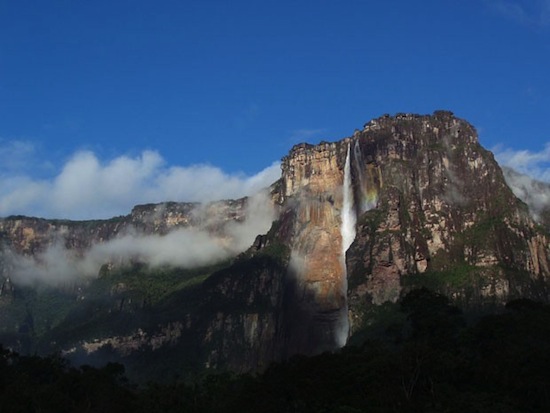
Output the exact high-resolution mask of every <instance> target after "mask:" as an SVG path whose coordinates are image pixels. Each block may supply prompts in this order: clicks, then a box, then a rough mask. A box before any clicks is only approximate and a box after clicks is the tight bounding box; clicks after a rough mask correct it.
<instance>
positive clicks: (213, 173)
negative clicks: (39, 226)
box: [0, 151, 280, 219]
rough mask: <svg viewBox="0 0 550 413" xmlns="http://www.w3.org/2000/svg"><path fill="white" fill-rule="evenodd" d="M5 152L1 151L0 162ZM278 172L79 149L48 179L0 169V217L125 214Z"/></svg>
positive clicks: (234, 192)
mask: <svg viewBox="0 0 550 413" xmlns="http://www.w3.org/2000/svg"><path fill="white" fill-rule="evenodd" d="M8 155H9V153H7V152H6V153H3V152H1V151H0V163H1V162H2V161H4V158H6V157H7V156H8ZM279 177H280V166H279V164H278V163H273V164H272V165H271V166H269V167H267V168H265V169H264V170H262V171H260V172H258V173H257V174H255V175H252V176H247V175H244V174H228V173H226V172H224V171H222V170H221V169H220V168H217V167H215V166H211V165H191V166H185V167H184V166H168V165H166V162H165V161H164V159H163V158H162V156H161V155H160V154H159V153H157V152H154V151H144V152H142V153H141V155H139V156H136V157H128V156H120V157H117V158H114V159H111V160H108V161H102V160H100V159H99V158H98V157H97V155H96V154H94V153H93V152H89V151H83V152H78V153H76V154H74V155H73V156H72V157H71V158H70V159H69V160H68V161H67V162H66V163H65V165H64V166H63V167H62V168H61V171H60V172H59V173H58V174H57V176H54V177H53V178H51V179H33V178H31V177H30V176H27V175H24V174H17V173H15V172H13V171H5V170H4V171H2V172H1V174H0V216H7V215H12V214H20V215H31V216H40V217H46V218H70V219H91V218H109V217H112V216H117V215H124V214H127V213H129V211H130V210H131V208H132V207H133V206H134V205H136V204H141V203H151V202H163V201H186V202H191V201H197V202H205V201H213V200H217V199H230V198H240V197H243V196H246V195H251V194H253V193H255V192H257V191H258V190H260V189H261V188H264V187H267V186H269V185H270V184H272V183H273V182H275V181H276V180H277V179H278V178H279Z"/></svg>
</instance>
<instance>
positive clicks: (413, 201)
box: [347, 112, 550, 326]
mask: <svg viewBox="0 0 550 413" xmlns="http://www.w3.org/2000/svg"><path fill="white" fill-rule="evenodd" d="M354 139H356V142H357V144H358V146H359V148H360V152H361V154H362V157H363V159H364V160H365V161H366V163H367V165H365V167H364V168H369V167H370V168H377V169H378V170H379V171H380V177H381V179H380V180H379V184H378V186H377V185H376V183H375V190H376V191H377V193H378V201H377V205H376V207H375V208H374V209H372V210H369V211H366V212H365V213H363V214H361V215H360V217H359V220H358V228H357V238H356V240H355V242H354V244H353V245H352V247H351V248H350V250H349V251H348V254H347V265H348V272H349V284H350V288H349V291H348V293H349V298H350V307H351V313H350V315H351V317H352V321H353V323H355V325H356V326H358V325H361V322H362V320H361V319H360V318H361V315H360V313H361V311H360V308H362V307H363V306H365V305H371V304H375V305H376V304H381V303H383V302H384V301H387V300H391V301H395V300H396V299H397V298H398V297H399V295H400V294H401V293H402V292H403V290H406V289H407V288H410V287H411V286H412V285H416V284H415V283H417V282H418V281H420V282H421V283H423V282H424V281H426V280H429V279H430V278H433V279H434V280H435V281H436V284H437V285H436V286H435V287H436V288H439V289H443V290H444V292H445V293H447V294H448V295H450V296H453V297H454V298H455V300H457V301H458V302H460V303H461V304H463V305H465V306H483V305H485V304H494V303H496V302H500V303H502V302H504V301H506V300H508V299H511V298H514V297H518V296H529V297H531V298H544V299H548V289H547V281H548V277H549V275H550V273H549V271H548V259H549V258H548V252H549V251H548V238H547V236H546V234H545V233H544V231H542V230H541V228H540V227H538V226H537V225H536V224H535V223H534V221H533V219H532V218H531V216H530V215H529V212H528V210H527V208H526V205H525V204H523V202H521V201H520V200H519V199H517V198H516V197H515V196H514V195H513V193H512V191H511V190H510V189H509V187H508V186H507V185H506V183H505V181H504V178H503V175H502V171H501V170H500V168H499V166H498V165H497V163H496V162H495V160H494V158H493V155H492V154H491V153H490V152H488V151H486V150H485V149H483V148H482V147H481V146H480V145H479V143H478V140H477V134H476V131H475V130H474V128H473V127H472V126H471V125H469V124H468V123H467V122H465V121H463V120H461V119H458V118H456V117H454V116H453V115H452V114H451V113H450V112H436V113H435V114H434V115H433V116H417V115H398V116H396V117H382V118H380V119H377V120H375V121H372V122H370V123H369V124H367V125H365V129H364V130H363V131H362V132H359V133H357V134H356V135H355V136H354ZM457 268H459V269H458V270H457ZM410 276H414V277H412V278H411V277H410ZM423 276H424V277H425V278H424V279H423V278H422V277H423Z"/></svg>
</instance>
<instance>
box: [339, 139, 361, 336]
mask: <svg viewBox="0 0 550 413" xmlns="http://www.w3.org/2000/svg"><path fill="white" fill-rule="evenodd" d="M342 189H343V205H342V223H341V227H340V231H341V234H342V267H343V270H344V271H343V273H344V276H343V277H342V278H343V280H342V294H343V295H344V299H345V302H346V304H345V306H344V307H343V308H342V309H341V313H340V322H339V326H338V332H337V340H338V344H339V345H340V346H341V347H343V346H344V345H345V344H346V341H347V339H348V334H349V319H348V305H347V292H348V273H347V267H346V251H347V250H348V248H349V247H350V245H351V244H352V242H353V240H354V239H355V233H356V231H355V224H356V222H357V215H356V212H355V201H354V195H353V185H352V180H351V156H350V145H348V151H347V154H346V164H345V166H344V185H343V188H342Z"/></svg>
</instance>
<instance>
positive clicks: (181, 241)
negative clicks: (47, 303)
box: [2, 191, 275, 285]
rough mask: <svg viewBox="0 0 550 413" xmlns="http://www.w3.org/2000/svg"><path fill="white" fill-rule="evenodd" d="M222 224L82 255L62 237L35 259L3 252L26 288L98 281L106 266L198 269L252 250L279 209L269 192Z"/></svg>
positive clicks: (121, 241) (111, 244) (125, 238)
mask: <svg viewBox="0 0 550 413" xmlns="http://www.w3.org/2000/svg"><path fill="white" fill-rule="evenodd" d="M211 219H214V220H217V221H216V227H217V228H218V231H217V233H212V232H210V231H208V230H207V229H206V228H204V227H201V226H200V225H199V226H198V227H192V228H179V229H176V230H173V231H171V232H169V233H168V234H166V235H159V234H143V233H139V232H138V231H137V230H134V229H132V228H129V229H128V231H127V232H126V233H124V234H121V235H119V236H118V237H116V238H114V239H111V240H109V241H106V242H102V243H97V244H93V245H92V246H91V247H90V248H89V249H87V250H85V251H82V252H80V253H78V252H77V251H75V250H72V249H67V248H66V247H65V244H64V242H63V241H62V240H63V234H62V233H60V234H58V235H59V241H58V242H56V243H54V244H53V245H50V246H49V247H48V248H47V249H46V250H45V251H42V252H38V253H37V254H35V255H34V256H25V255H19V254H17V253H15V252H14V251H12V250H5V251H2V254H3V255H2V259H4V260H6V261H8V262H9V264H10V266H11V268H12V271H11V276H12V277H13V279H14V281H16V282H18V283H23V284H33V283H35V282H41V283H46V284H51V285H58V284H60V283H61V284H63V283H67V282H71V281H73V282H74V281H77V280H79V279H80V278H81V277H86V276H88V277H96V276H97V274H98V273H99V270H100V268H101V266H102V265H103V264H105V263H109V262H110V263H116V264H119V265H120V264H122V265H126V264H128V263H130V262H143V263H147V264H148V265H150V266H152V267H158V266H164V265H172V266H178V267H184V268H193V267H197V266H201V265H205V264H209V263H213V262H217V261H220V260H223V259H226V258H228V257H232V256H235V255H236V254H238V253H240V252H242V251H244V250H246V249H247V248H248V247H249V246H250V245H252V242H253V241H254V239H255V237H256V236H257V235H258V234H262V233H265V232H267V231H268V230H269V227H270V226H271V223H272V222H273V220H274V219H275V208H274V207H273V203H272V202H271V199H270V197H269V195H268V194H267V192H265V191H264V192H259V193H257V194H256V195H254V196H252V197H251V198H250V199H249V200H248V203H247V205H246V207H245V210H244V220H242V221H229V222H226V221H224V218H223V216H214V217H211Z"/></svg>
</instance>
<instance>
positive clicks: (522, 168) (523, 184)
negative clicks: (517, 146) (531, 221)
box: [493, 144, 550, 219]
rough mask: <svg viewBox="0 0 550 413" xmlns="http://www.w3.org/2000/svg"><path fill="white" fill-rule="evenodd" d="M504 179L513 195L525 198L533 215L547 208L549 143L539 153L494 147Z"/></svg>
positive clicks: (548, 205)
mask: <svg viewBox="0 0 550 413" xmlns="http://www.w3.org/2000/svg"><path fill="white" fill-rule="evenodd" d="M493 151H494V153H495V157H496V159H497V161H498V163H499V164H500V165H501V166H502V167H503V172H504V178H505V179H506V183H507V184H508V185H509V186H510V188H511V189H512V191H513V192H514V194H515V195H516V196H517V197H518V198H519V199H521V200H522V201H524V202H525V203H526V204H527V205H528V206H529V209H530V211H531V213H532V214H533V216H534V217H535V219H538V217H539V215H540V213H541V212H542V211H543V210H544V209H545V208H548V207H550V185H549V184H547V183H545V182H550V144H546V146H545V147H544V148H543V149H542V150H541V151H539V152H532V151H529V150H513V149H509V148H507V149H503V148H495V149H494V150H493Z"/></svg>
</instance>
